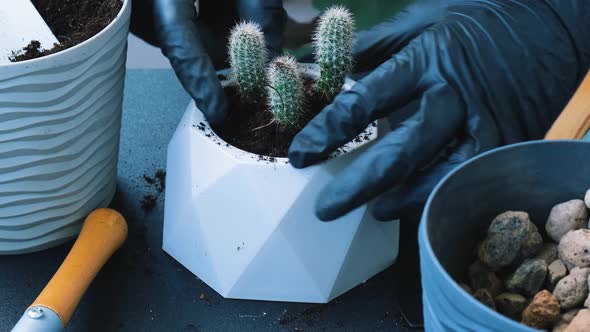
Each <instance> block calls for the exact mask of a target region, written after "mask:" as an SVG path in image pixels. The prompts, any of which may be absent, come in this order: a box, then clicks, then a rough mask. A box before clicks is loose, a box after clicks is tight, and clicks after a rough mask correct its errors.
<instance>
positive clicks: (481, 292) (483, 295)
mask: <svg viewBox="0 0 590 332" xmlns="http://www.w3.org/2000/svg"><path fill="white" fill-rule="evenodd" d="M473 297H475V298H476V299H477V300H478V301H479V302H481V303H483V304H485V305H487V306H488V307H490V308H492V309H494V310H496V305H495V303H494V298H493V297H492V294H491V293H490V291H488V290H487V289H485V288H481V289H478V290H477V291H475V293H473Z"/></svg>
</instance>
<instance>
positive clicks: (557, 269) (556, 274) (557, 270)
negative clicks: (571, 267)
mask: <svg viewBox="0 0 590 332" xmlns="http://www.w3.org/2000/svg"><path fill="white" fill-rule="evenodd" d="M566 275H567V268H566V267H565V264H563V262H562V261H560V260H559V259H556V260H554V261H553V263H551V264H549V266H548V267H547V287H548V288H549V289H550V290H553V289H555V286H556V285H557V283H558V282H559V281H560V280H561V279H563V278H564V277H565V276H566Z"/></svg>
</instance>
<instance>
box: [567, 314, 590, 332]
mask: <svg viewBox="0 0 590 332" xmlns="http://www.w3.org/2000/svg"><path fill="white" fill-rule="evenodd" d="M588 331H590V310H588V309H582V310H580V311H579V312H578V314H577V315H576V316H575V317H574V319H573V320H572V322H571V323H570V325H569V326H568V327H567V328H566V329H565V331H564V332H588Z"/></svg>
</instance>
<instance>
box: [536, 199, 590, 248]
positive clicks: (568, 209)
mask: <svg viewBox="0 0 590 332" xmlns="http://www.w3.org/2000/svg"><path fill="white" fill-rule="evenodd" d="M587 223H588V208H587V207H586V204H584V201H582V200H581V199H572V200H571V201H567V202H564V203H561V204H557V205H556V206H554V207H553V209H551V213H550V214H549V218H547V223H546V224H545V230H546V231H547V235H549V237H551V238H552V239H553V240H554V241H555V242H559V241H560V240H561V238H562V237H563V236H564V235H565V234H567V232H569V231H573V230H576V229H580V228H584V227H586V224H587Z"/></svg>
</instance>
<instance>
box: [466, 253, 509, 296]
mask: <svg viewBox="0 0 590 332" xmlns="http://www.w3.org/2000/svg"><path fill="white" fill-rule="evenodd" d="M469 282H470V286H471V289H472V290H478V289H480V288H485V289H487V290H488V291H490V293H491V294H492V296H496V295H498V294H500V293H501V292H502V289H503V288H504V285H503V283H502V281H501V280H500V279H499V278H498V277H497V276H496V274H495V273H494V272H493V271H491V270H490V269H489V268H488V267H487V266H486V265H485V264H484V263H482V262H480V261H475V262H474V263H473V264H471V265H470V266H469Z"/></svg>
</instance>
